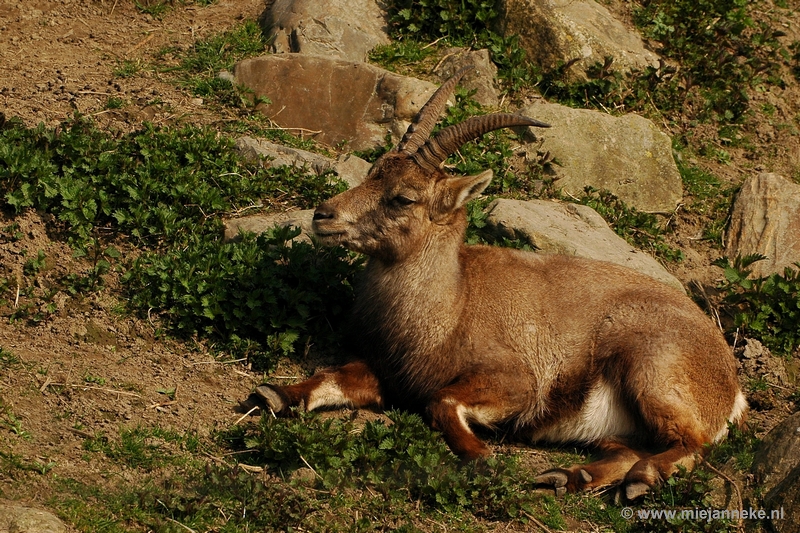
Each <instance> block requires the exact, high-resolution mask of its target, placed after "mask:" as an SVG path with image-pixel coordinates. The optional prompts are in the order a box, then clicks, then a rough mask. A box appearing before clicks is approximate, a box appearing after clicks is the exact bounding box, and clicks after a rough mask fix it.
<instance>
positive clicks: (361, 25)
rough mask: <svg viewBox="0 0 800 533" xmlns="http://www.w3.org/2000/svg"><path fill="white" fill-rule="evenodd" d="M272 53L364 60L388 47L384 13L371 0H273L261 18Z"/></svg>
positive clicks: (373, 0)
mask: <svg viewBox="0 0 800 533" xmlns="http://www.w3.org/2000/svg"><path fill="white" fill-rule="evenodd" d="M264 27H265V32H264V33H265V34H266V35H268V36H270V37H271V38H272V51H273V52H276V53H281V52H297V53H301V54H311V55H322V56H330V57H334V58H338V59H346V60H348V61H365V60H366V58H367V53H368V52H369V51H370V50H372V49H373V48H375V47H376V46H378V45H380V44H389V42H390V40H389V36H388V35H387V34H386V13H385V12H384V10H383V9H381V7H380V5H379V4H378V2H376V1H375V0H328V1H326V2H318V1H315V0H275V2H274V3H273V4H272V6H271V8H270V9H269V11H268V12H267V14H266V17H264Z"/></svg>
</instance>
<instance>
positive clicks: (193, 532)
mask: <svg viewBox="0 0 800 533" xmlns="http://www.w3.org/2000/svg"><path fill="white" fill-rule="evenodd" d="M165 518H166V519H167V520H169V521H170V522H173V523H175V524H178V525H179V526H181V527H182V528H183V529H185V530H186V531H191V532H192V533H197V532H196V531H195V530H194V529H192V528H190V527H189V526H187V525H185V524H181V523H180V522H178V521H177V520H174V519H172V518H170V517H168V516H167V517H165Z"/></svg>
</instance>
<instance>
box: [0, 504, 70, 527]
mask: <svg viewBox="0 0 800 533" xmlns="http://www.w3.org/2000/svg"><path fill="white" fill-rule="evenodd" d="M66 530H67V528H66V526H65V525H64V523H63V522H61V520H59V519H58V518H56V516H55V515H54V514H53V513H51V512H49V511H43V510H41V509H34V508H31V507H27V506H25V505H21V504H19V503H16V502H10V501H5V500H0V531H8V532H9V533H63V532H65V531H66Z"/></svg>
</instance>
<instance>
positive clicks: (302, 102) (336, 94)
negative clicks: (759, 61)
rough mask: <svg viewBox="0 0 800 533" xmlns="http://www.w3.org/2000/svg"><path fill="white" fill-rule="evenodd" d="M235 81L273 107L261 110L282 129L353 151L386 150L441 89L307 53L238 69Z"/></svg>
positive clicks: (252, 62)
mask: <svg viewBox="0 0 800 533" xmlns="http://www.w3.org/2000/svg"><path fill="white" fill-rule="evenodd" d="M234 77H235V81H236V83H237V84H239V85H244V86H245V87H247V88H249V89H251V90H252V91H253V92H254V93H255V96H256V97H262V96H264V97H267V98H269V99H270V101H271V102H272V103H271V104H259V106H258V109H259V110H261V111H262V112H263V113H264V114H266V115H267V116H268V117H270V118H271V119H272V120H273V121H274V122H275V123H277V124H278V125H279V126H282V127H284V128H287V129H289V130H293V129H294V130H297V131H299V132H302V133H304V134H305V135H310V136H313V138H314V139H315V140H317V141H319V142H322V143H325V144H328V145H331V146H335V145H341V144H346V145H347V147H348V148H349V149H351V150H366V149H370V148H375V147H377V146H382V145H383V144H384V142H385V139H386V135H387V133H391V134H392V135H393V136H394V137H395V138H400V137H401V136H402V135H403V133H404V132H405V129H404V126H405V125H407V124H408V122H409V121H410V120H411V119H413V117H414V115H416V113H417V111H419V109H420V108H421V107H422V106H423V105H424V104H425V102H427V101H428V98H429V97H430V96H431V95H432V94H433V92H434V91H435V90H436V86H435V85H433V84H432V83H428V82H425V81H421V80H417V79H414V78H409V77H406V76H400V75H399V74H394V73H392V72H389V71H387V70H384V69H381V68H378V67H375V66H372V65H368V64H366V63H359V62H351V61H343V60H336V59H329V58H325V57H320V56H307V55H303V54H276V55H269V56H263V57H257V58H253V59H247V60H244V61H242V62H240V63H238V64H237V65H236V69H235V71H234Z"/></svg>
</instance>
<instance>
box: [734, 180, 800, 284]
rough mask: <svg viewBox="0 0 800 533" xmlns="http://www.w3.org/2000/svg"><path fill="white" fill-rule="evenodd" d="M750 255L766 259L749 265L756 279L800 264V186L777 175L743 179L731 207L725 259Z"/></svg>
mask: <svg viewBox="0 0 800 533" xmlns="http://www.w3.org/2000/svg"><path fill="white" fill-rule="evenodd" d="M753 253H759V254H762V255H765V256H766V257H767V258H766V259H765V260H763V261H757V262H756V263H754V264H753V265H752V272H753V276H757V277H760V276H768V275H770V274H772V273H775V272H777V273H783V270H784V268H786V267H794V265H793V264H794V263H795V262H800V185H797V184H796V183H792V182H791V181H789V180H787V179H785V178H783V177H781V176H779V175H778V174H770V173H764V174H759V175H757V176H751V177H749V178H747V179H746V180H745V182H744V183H743V184H742V189H741V191H740V192H739V195H738V196H737V198H736V202H735V203H734V205H733V213H732V214H731V222H730V225H729V227H728V238H727V242H726V244H725V255H727V256H728V257H729V258H730V259H733V258H735V257H736V256H745V255H749V254H753ZM794 268H797V267H794Z"/></svg>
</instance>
